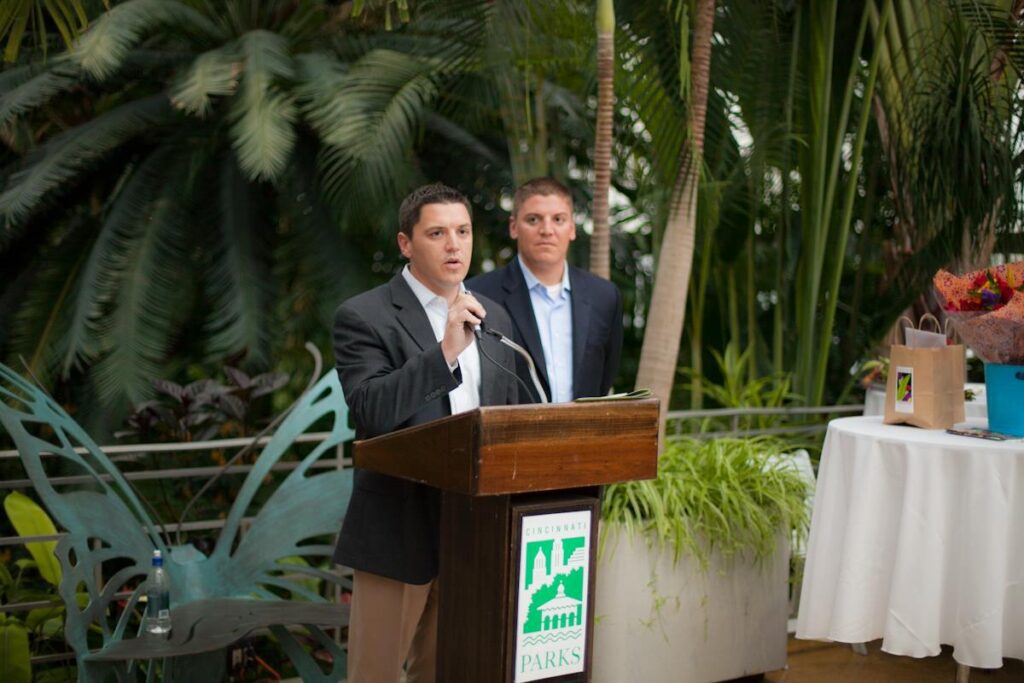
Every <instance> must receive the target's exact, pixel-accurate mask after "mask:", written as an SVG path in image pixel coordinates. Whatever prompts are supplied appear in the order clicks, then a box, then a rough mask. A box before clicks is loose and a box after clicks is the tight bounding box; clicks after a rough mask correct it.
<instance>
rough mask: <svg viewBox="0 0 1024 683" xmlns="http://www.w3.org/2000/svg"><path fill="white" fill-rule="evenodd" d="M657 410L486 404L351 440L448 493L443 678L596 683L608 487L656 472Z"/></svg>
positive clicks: (372, 458) (390, 471)
mask: <svg viewBox="0 0 1024 683" xmlns="http://www.w3.org/2000/svg"><path fill="white" fill-rule="evenodd" d="M658 417H659V412H658V401H657V399H647V400H641V401H593V402H590V401H588V402H583V403H565V404H556V405H526V406H502V407H485V408H478V409H476V410H473V411H470V412H467V413H462V414H460V415H453V416H451V417H446V418H443V419H440V420H435V421H434V422H431V423H428V424H424V425H418V426H415V427H410V428H408V429H403V430H401V431H398V432H394V433H391V434H387V435H384V436H380V437H377V438H374V439H367V440H365V441H358V442H356V444H355V450H354V459H355V465H356V467H361V468H364V469H367V470H373V471H375V472H379V473H381V474H387V475H391V476H394V477H400V478H403V479H409V480H412V481H416V482H420V483H423V484H427V485H429V486H433V487H436V488H438V489H441V491H442V498H441V500H442V503H441V556H440V577H439V585H438V589H439V599H440V605H439V623H438V659H437V672H438V681H439V682H440V683H480V682H481V681H487V682H488V683H490V682H492V681H493V682H494V683H505V682H508V683H514V682H524V681H535V680H544V681H589V680H590V663H591V649H592V644H593V623H594V585H595V571H596V552H597V523H598V519H599V512H600V510H599V505H600V502H599V496H600V488H599V487H600V486H602V485H604V484H611V483H615V482H620V481H628V480H633V479H652V478H654V477H655V476H657V469H658V468H657V451H658Z"/></svg>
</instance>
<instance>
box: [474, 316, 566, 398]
mask: <svg viewBox="0 0 1024 683" xmlns="http://www.w3.org/2000/svg"><path fill="white" fill-rule="evenodd" d="M473 334H475V335H476V338H477V339H478V340H481V341H482V340H483V335H485V334H489V335H490V336H492V337H494V338H495V339H497V340H498V341H499V342H501V343H502V344H504V345H505V346H507V347H509V348H510V349H512V350H513V351H515V352H516V353H518V354H519V355H520V356H522V357H523V359H524V360H525V361H526V367H527V369H529V371H530V379H531V380H533V388H534V390H536V392H537V396H538V397H539V398H540V402H541V403H550V401H548V395H547V394H546V393H544V387H542V386H541V383H540V378H539V377H538V376H537V366H536V365H535V364H534V362H533V358H531V357H530V353H529V352H528V351H527V350H526V349H524V348H523V347H522V346H520V345H519V344H517V343H515V342H514V341H512V340H511V339H509V338H508V337H506V336H505V335H503V334H502V333H501V332H498V331H497V330H492V329H490V328H489V327H485V326H484V324H483V323H480V324H479V325H475V326H474V327H473ZM480 353H482V354H483V355H484V356H485V357H486V358H487V360H489V361H491V362H492V363H494V364H495V365H497V366H498V367H499V368H501V369H502V370H504V371H505V372H508V373H509V374H511V375H513V376H514V377H515V378H516V380H517V381H518V382H519V383H520V384H522V385H523V386H524V387H525V386H526V385H525V384H524V383H523V380H521V379H519V375H517V374H515V373H514V372H512V371H510V370H509V369H508V368H506V367H505V366H503V365H502V364H501V363H499V362H498V361H496V360H494V359H493V358H491V357H490V356H488V355H487V352H486V351H484V349H483V346H481V347H480ZM527 389H528V387H527ZM527 393H529V391H527Z"/></svg>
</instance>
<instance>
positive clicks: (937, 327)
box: [917, 313, 949, 337]
mask: <svg viewBox="0 0 1024 683" xmlns="http://www.w3.org/2000/svg"><path fill="white" fill-rule="evenodd" d="M925 320H931V321H932V322H933V323H935V331H936V332H942V331H943V329H942V324H941V323H940V322H939V319H938V318H936V317H935V316H934V315H932V314H931V313H924V314H922V315H921V319H920V320H918V321H917V329H919V330H923V329H924V321H925ZM946 336H947V337H948V336H949V335H948V334H947V335H946Z"/></svg>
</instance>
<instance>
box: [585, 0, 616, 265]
mask: <svg viewBox="0 0 1024 683" xmlns="http://www.w3.org/2000/svg"><path fill="white" fill-rule="evenodd" d="M614 72H615V7H614V5H613V3H612V0H597V130H596V131H595V134H594V175H595V178H594V207H593V211H592V215H591V217H592V218H593V221H594V233H593V235H592V236H591V238H590V272H592V273H594V274H595V275H599V276H601V277H603V278H605V279H609V278H610V277H611V265H610V258H609V251H610V248H611V235H610V228H609V225H608V188H609V186H610V185H611V177H612V171H611V166H612V110H613V107H614V89H615V79H614V75H615V73H614Z"/></svg>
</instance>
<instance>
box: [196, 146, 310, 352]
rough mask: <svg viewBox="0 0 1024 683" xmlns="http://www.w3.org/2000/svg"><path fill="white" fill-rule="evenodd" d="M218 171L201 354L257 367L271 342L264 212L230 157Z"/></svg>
mask: <svg viewBox="0 0 1024 683" xmlns="http://www.w3.org/2000/svg"><path fill="white" fill-rule="evenodd" d="M221 169H222V170H221V172H220V197H219V203H220V216H219V218H220V220H219V222H218V227H219V229H218V230H216V231H214V234H213V239H214V241H215V245H216V246H215V250H214V253H213V257H212V258H211V260H210V267H209V280H208V283H207V290H208V292H209V294H208V297H209V300H210V312H209V315H208V317H207V320H206V324H205V329H206V331H207V333H209V334H210V335H211V336H210V339H209V342H208V348H207V352H206V355H207V357H209V358H211V359H218V360H219V359H221V358H223V357H225V356H227V355H235V354H238V353H240V352H245V354H246V360H248V361H252V362H254V363H256V364H259V365H262V364H263V363H264V362H265V361H266V359H267V352H268V347H269V341H270V328H271V325H269V324H268V323H269V320H268V313H269V310H270V302H271V300H272V297H271V295H270V290H271V286H270V285H271V272H270V268H269V264H268V261H269V259H268V256H267V249H266V245H265V244H264V243H263V239H262V234H261V233H262V232H263V231H262V230H261V227H262V226H263V223H264V215H265V212H262V211H261V210H260V196H259V193H258V192H257V191H256V188H255V187H254V186H253V185H252V183H250V182H248V181H247V180H246V179H245V177H244V176H243V175H242V172H241V170H240V169H239V168H238V164H237V162H236V161H235V159H234V158H232V157H231V156H227V157H226V158H225V159H224V161H223V162H222V164H221ZM317 250H318V249H316V248H315V249H313V250H312V251H317Z"/></svg>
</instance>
